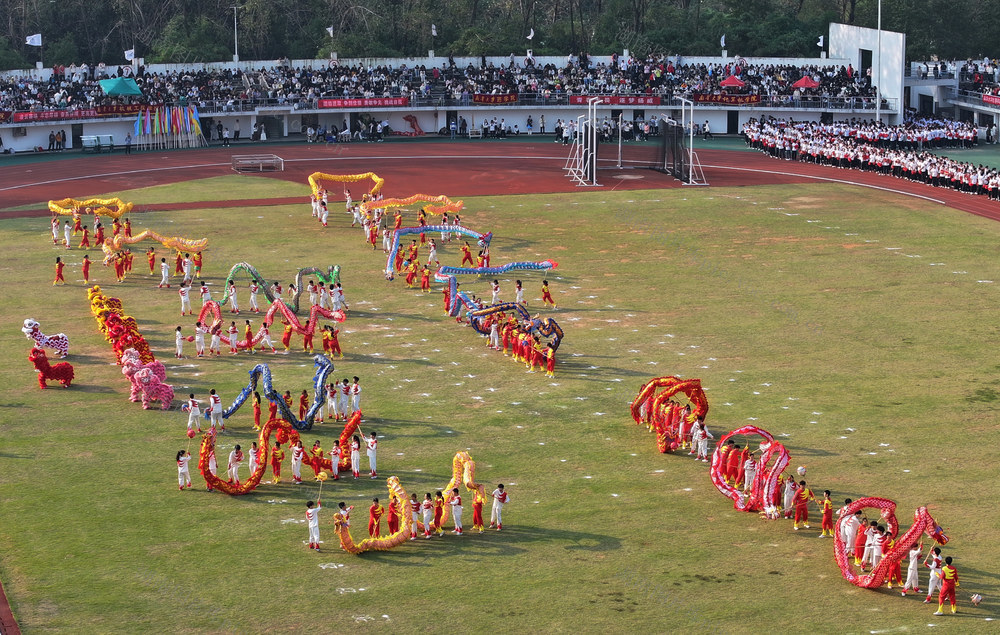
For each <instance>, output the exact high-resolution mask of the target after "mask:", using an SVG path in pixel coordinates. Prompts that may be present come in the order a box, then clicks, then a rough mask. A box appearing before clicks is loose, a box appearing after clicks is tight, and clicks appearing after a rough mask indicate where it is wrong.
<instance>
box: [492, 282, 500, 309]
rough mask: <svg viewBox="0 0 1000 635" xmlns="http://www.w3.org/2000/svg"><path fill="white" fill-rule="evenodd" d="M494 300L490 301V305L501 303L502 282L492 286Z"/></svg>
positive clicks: (494, 283)
mask: <svg viewBox="0 0 1000 635" xmlns="http://www.w3.org/2000/svg"><path fill="white" fill-rule="evenodd" d="M492 290H493V299H491V300H490V304H497V303H499V302H500V282H499V281H497V280H494V281H493V284H492Z"/></svg>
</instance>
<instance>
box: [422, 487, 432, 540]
mask: <svg viewBox="0 0 1000 635" xmlns="http://www.w3.org/2000/svg"><path fill="white" fill-rule="evenodd" d="M420 509H421V510H422V511H423V512H424V538H430V537H431V523H433V522H434V499H432V498H431V493H430V492H427V494H426V495H425V496H424V501H423V502H422V503H421V504H420Z"/></svg>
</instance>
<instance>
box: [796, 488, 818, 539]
mask: <svg viewBox="0 0 1000 635" xmlns="http://www.w3.org/2000/svg"><path fill="white" fill-rule="evenodd" d="M809 501H812V502H814V503H815V502H816V496H814V495H813V493H812V490H811V489H809V488H808V487H806V482H805V481H799V488H798V489H797V490H796V491H795V498H794V502H795V521H794V525H793V528H794V529H795V531H798V530H799V521H800V520H801V521H802V526H803V527H805V528H806V529H809Z"/></svg>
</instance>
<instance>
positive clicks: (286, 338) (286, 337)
mask: <svg viewBox="0 0 1000 635" xmlns="http://www.w3.org/2000/svg"><path fill="white" fill-rule="evenodd" d="M281 323H282V324H284V325H285V332H284V333H282V334H281V344H282V346H284V347H285V355H287V354H288V348H289V346H291V345H292V332H293V331H294V330H295V327H294V326H292V324H291V322H289V321H288V320H282V321H281Z"/></svg>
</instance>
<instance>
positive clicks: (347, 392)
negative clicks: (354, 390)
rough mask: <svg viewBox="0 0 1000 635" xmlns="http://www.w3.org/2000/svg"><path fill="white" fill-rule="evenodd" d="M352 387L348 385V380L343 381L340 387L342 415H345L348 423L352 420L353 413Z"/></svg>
mask: <svg viewBox="0 0 1000 635" xmlns="http://www.w3.org/2000/svg"><path fill="white" fill-rule="evenodd" d="M352 412H353V411H352V410H351V387H350V385H348V383H347V378H346V377H345V378H344V379H343V380H342V383H341V385H340V414H342V415H344V420H345V421H346V420H347V419H348V418H350V416H351V413H352Z"/></svg>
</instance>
